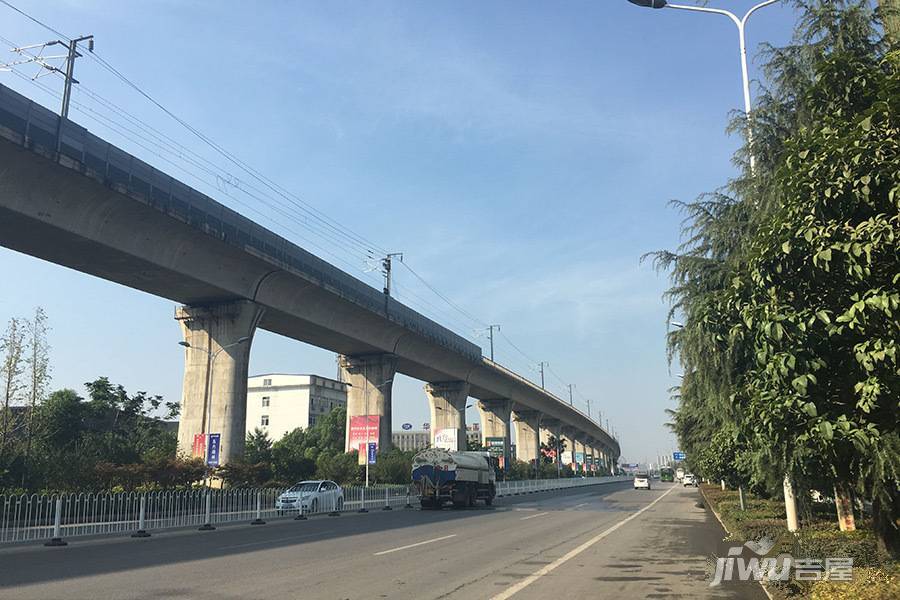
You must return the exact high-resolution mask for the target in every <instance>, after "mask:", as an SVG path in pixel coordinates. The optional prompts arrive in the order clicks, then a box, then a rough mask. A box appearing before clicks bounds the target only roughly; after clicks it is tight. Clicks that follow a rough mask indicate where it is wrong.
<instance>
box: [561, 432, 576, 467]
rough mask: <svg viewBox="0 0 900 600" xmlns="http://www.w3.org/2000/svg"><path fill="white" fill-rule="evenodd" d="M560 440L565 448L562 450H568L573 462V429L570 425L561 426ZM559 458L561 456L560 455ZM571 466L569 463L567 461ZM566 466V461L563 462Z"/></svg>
mask: <svg viewBox="0 0 900 600" xmlns="http://www.w3.org/2000/svg"><path fill="white" fill-rule="evenodd" d="M560 441H562V442H563V444H564V446H565V448H564V450H563V452H569V453H570V454H571V455H572V462H575V430H574V429H573V428H571V427H563V428H562V429H561V430H560ZM560 458H562V457H561V456H560ZM569 464H570V466H571V463H569ZM563 466H566V463H563Z"/></svg>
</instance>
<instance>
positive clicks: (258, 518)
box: [250, 490, 303, 525]
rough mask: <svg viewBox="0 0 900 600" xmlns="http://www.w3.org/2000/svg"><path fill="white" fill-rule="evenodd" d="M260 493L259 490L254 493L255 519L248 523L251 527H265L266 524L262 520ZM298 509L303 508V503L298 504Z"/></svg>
mask: <svg viewBox="0 0 900 600" xmlns="http://www.w3.org/2000/svg"><path fill="white" fill-rule="evenodd" d="M261 496H262V492H260V491H259V490H257V491H256V518H255V519H253V520H252V521H250V524H251V525H265V524H266V522H265V521H263V520H262V498H261ZM300 508H301V509H302V508H303V502H301V503H300Z"/></svg>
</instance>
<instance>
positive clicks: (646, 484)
mask: <svg viewBox="0 0 900 600" xmlns="http://www.w3.org/2000/svg"><path fill="white" fill-rule="evenodd" d="M634 489H636V490H640V489H644V490H649V489H650V475H648V474H647V473H644V472H641V473H635V474H634Z"/></svg>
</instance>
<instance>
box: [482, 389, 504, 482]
mask: <svg viewBox="0 0 900 600" xmlns="http://www.w3.org/2000/svg"><path fill="white" fill-rule="evenodd" d="M478 412H479V413H480V414H481V431H482V435H483V436H484V437H483V439H484V444H485V446H488V447H490V444H489V443H488V439H489V438H494V439H497V438H502V439H503V467H504V468H505V469H509V461H510V459H511V456H510V448H511V447H512V443H511V440H510V431H509V418H510V414H511V413H512V402H511V401H510V400H506V399H501V400H482V401H480V402H479V403H478Z"/></svg>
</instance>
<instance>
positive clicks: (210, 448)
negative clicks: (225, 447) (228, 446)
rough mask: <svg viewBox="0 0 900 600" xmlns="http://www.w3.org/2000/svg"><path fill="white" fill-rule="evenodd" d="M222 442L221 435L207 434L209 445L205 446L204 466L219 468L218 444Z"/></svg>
mask: <svg viewBox="0 0 900 600" xmlns="http://www.w3.org/2000/svg"><path fill="white" fill-rule="evenodd" d="M221 441H222V434H221V433H211V434H209V443H208V444H206V466H208V467H218V466H219V444H220V442H221Z"/></svg>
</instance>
